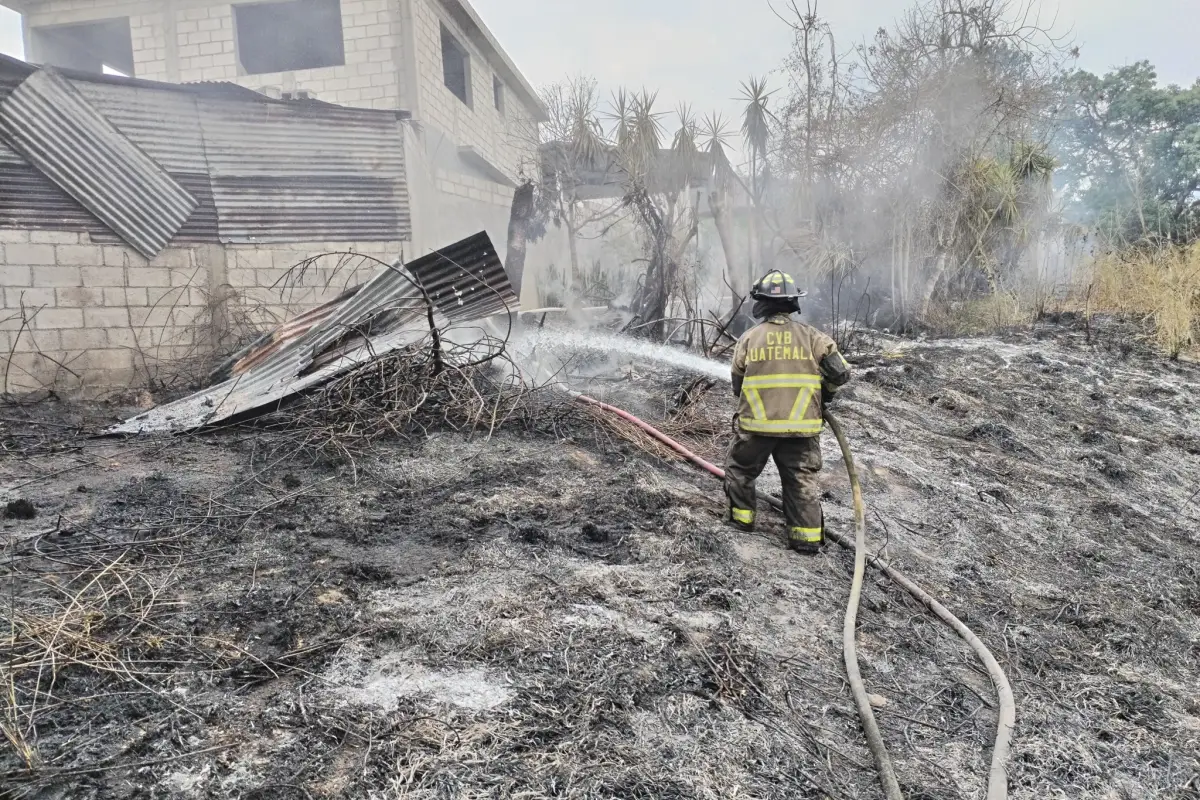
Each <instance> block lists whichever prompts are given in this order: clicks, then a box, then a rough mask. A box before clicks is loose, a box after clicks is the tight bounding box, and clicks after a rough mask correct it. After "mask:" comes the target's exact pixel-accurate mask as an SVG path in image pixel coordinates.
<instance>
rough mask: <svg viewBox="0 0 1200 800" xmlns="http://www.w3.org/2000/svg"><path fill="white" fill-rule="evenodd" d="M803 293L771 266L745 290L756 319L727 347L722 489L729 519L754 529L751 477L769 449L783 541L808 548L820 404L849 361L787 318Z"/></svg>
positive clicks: (820, 529)
mask: <svg viewBox="0 0 1200 800" xmlns="http://www.w3.org/2000/svg"><path fill="white" fill-rule="evenodd" d="M806 295H807V292H802V291H798V290H797V289H796V283H795V281H793V280H792V277H791V276H790V275H787V274H785V273H783V272H779V271H778V270H775V271H772V272H769V273H767V274H766V275H765V276H763V278H762V279H761V280H759V282H758V283H756V284H755V285H754V288H753V289H752V290H751V291H750V296H751V297H752V298H753V299H754V308H753V314H754V317H755V318H756V319H760V320H762V322H760V323H759V324H758V325H757V326H755V327H754V328H751V329H750V330H749V331H747V332H746V333H745V335H744V336H742V338H741V339H739V340H738V343H737V347H736V349H735V350H734V354H733V393H734V394H735V395H736V396H737V397H738V398H739V403H738V413H737V416H736V418H735V420H734V435H733V441H732V442H731V443H730V445H729V454H728V457H727V458H726V460H725V494H726V496H727V497H728V499H729V511H728V519H729V521H730V522H732V523H733V524H734V525H735V526H736V527H738V528H740V529H742V530H747V531H750V530H754V520H755V515H756V509H757V504H756V502H755V498H756V495H755V491H754V483H755V481H756V480H757V479H758V476H759V475H760V474H762V471H763V468H764V467H765V466H766V465H767V459H768V458H772V457H774V459H775V466H776V467H778V468H779V477H780V480H781V482H782V484H783V514H784V518H785V519H786V522H787V530H788V546H789V547H790V548H791V549H792V550H795V551H797V552H799V553H810V554H811V553H816V552H818V551H819V550H820V548H821V545H822V544H824V542H825V520H824V514H823V513H822V511H821V499H820V490H819V488H818V484H817V473H819V472H820V471H821V443H820V436H821V429H822V427H823V426H824V420H823V418H822V407H823V405H824V404H826V403H829V402H830V401H831V400H832V399H833V395H834V393H835V392H836V391H837V389H838V387H840V386H842V385H844V384H845V383H846V381H848V380H849V379H850V365H849V364H847V363H846V359H845V358H843V357H842V354H841V353H839V352H838V349H837V345H836V344H835V343H834V341H833V339H831V338H829V337H828V336H826V335H825V334H824V333H821V332H820V331H819V330H817V329H816V328H813V327H811V326H809V325H805V324H804V323H802V322H800V321H799V320H796V319H793V318H792V314H794V313H798V312H799V311H800V298H801V297H805V296H806Z"/></svg>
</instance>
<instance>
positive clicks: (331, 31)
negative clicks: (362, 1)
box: [233, 0, 346, 75]
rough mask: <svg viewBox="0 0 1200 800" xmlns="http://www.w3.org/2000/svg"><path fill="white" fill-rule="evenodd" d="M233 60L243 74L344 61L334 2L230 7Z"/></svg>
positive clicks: (339, 9) (319, 0) (290, 1)
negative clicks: (231, 13) (235, 41)
mask: <svg viewBox="0 0 1200 800" xmlns="http://www.w3.org/2000/svg"><path fill="white" fill-rule="evenodd" d="M233 29H234V33H235V36H236V38H237V53H238V61H239V62H240V63H241V65H242V69H243V70H244V71H245V72H246V74H248V75H261V74H264V73H267V72H288V71H291V70H295V69H317V68H319V67H339V66H341V65H342V64H345V63H346V48H345V45H344V44H343V43H342V6H341V2H340V0H286V1H285V2H281V3H246V4H242V5H235V6H234V7H233Z"/></svg>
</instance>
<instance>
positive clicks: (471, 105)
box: [0, 0, 544, 393]
mask: <svg viewBox="0 0 1200 800" xmlns="http://www.w3.org/2000/svg"><path fill="white" fill-rule="evenodd" d="M4 2H5V5H9V6H12V7H14V8H16V9H17V10H18V11H20V12H21V13H22V19H23V27H24V35H25V46H26V54H27V59H28V61H30V62H31V63H34V64H41V65H46V66H50V67H57V68H59V69H58V70H57V72H55V71H47V72H46V75H47V76H49V77H48V78H47V79H46V80H44V81H43V80H42V79H41V77H40V76H38V75H34V76H32V77H31V76H29V75H28V74H25V71H24V70H23V68H18V67H13V66H12V65H10V67H9V68H7V69H8V74H9V76H10V77H9V78H4V76H3V75H0V118H3V119H0V128H4V127H5V126H7V130H0V289H2V290H3V291H2V294H3V298H4V301H3V308H2V309H0V314H2V316H0V345H3V347H4V349H5V351H6V353H8V354H10V355H11V357H10V358H9V359H8V360H9V361H10V362H11V364H10V369H8V370H6V375H7V385H6V386H4V387H0V391H3V392H10V393H11V392H15V391H21V390H28V389H37V388H56V389H63V388H66V389H70V388H74V387H77V386H83V387H86V386H89V385H106V384H107V385H122V384H123V383H125V382H134V383H137V382H142V380H143V379H144V378H152V377H153V376H154V374H155V370H156V369H158V368H159V367H161V366H163V365H167V364H170V363H171V362H172V361H173V360H175V359H179V358H182V357H184V356H188V355H195V354H197V353H203V352H206V351H207V350H208V349H209V348H210V347H211V345H212V342H213V341H214V340H215V339H217V338H219V337H220V335H221V332H222V331H223V330H224V328H226V327H228V326H229V324H230V323H231V322H232V321H235V320H233V318H234V317H237V316H238V315H244V314H245V313H247V309H253V310H254V311H255V312H256V313H260V314H261V313H262V312H264V311H265V312H267V313H268V314H269V317H268V318H263V319H257V320H249V322H257V323H259V325H260V326H261V325H263V324H270V323H272V322H277V321H279V320H281V319H286V318H288V317H289V316H291V315H294V314H295V313H302V312H303V311H305V310H307V309H308V308H311V307H312V306H313V305H314V304H317V303H320V302H323V301H325V300H327V299H329V297H330V296H331V295H333V294H336V293H337V292H338V291H340V289H341V288H343V287H344V285H345V283H346V281H347V280H362V279H364V278H365V276H366V274H369V272H370V271H371V269H373V268H374V267H372V266H371V265H372V264H373V263H375V262H372V261H370V259H369V258H366V259H364V260H362V261H361V262H356V264H355V265H354V268H355V270H357V271H358V273H357V274H339V275H338V276H337V280H336V281H331V280H330V279H329V276H328V275H323V274H322V272H321V270H320V269H314V270H311V271H309V272H308V273H307V274H306V276H305V279H304V280H303V281H301V282H299V283H297V284H296V285H294V286H292V285H289V286H288V287H287V292H286V295H287V297H286V298H282V295H281V292H280V281H281V280H282V279H283V277H284V276H285V275H289V274H291V272H290V270H292V268H293V267H294V266H295V265H296V264H297V262H299V261H303V260H304V259H305V258H306V257H308V256H310V255H313V254H315V253H318V252H324V251H330V250H339V251H343V250H354V251H357V252H359V253H362V254H363V255H364V256H370V257H374V258H378V259H380V260H383V261H390V260H392V259H394V258H395V257H397V256H399V255H403V256H404V257H405V258H408V259H411V258H414V257H417V256H420V255H423V254H425V253H428V252H430V251H431V250H433V249H435V248H439V247H443V246H445V245H448V244H451V243H453V242H455V241H458V240H459V239H462V238H464V237H466V236H469V235H471V234H474V233H477V232H478V231H480V230H486V231H487V232H488V234H489V235H490V236H491V239H492V241H493V243H494V244H495V245H496V247H497V248H498V250H499V251H500V256H501V258H503V257H504V255H505V252H504V250H505V246H506V242H507V229H508V221H509V215H510V211H511V204H512V198H513V190H514V188H515V187H516V185H517V184H518V183H519V181H520V180H521V179H522V177H523V176H524V175H526V174H532V172H533V170H534V168H535V163H536V157H537V144H536V140H537V125H538V122H539V120H540V119H541V118H542V117H543V114H544V111H543V109H542V107H541V105H540V103H539V101H538V99H537V96H536V94H535V92H534V91H533V89H532V88H531V87H530V86H529V84H528V83H527V82H526V80H525V79H524V78H523V77H522V76H521V74H520V72H519V71H518V70H517V69H516V67H515V66H513V64H512V62H511V60H510V59H509V58H508V56H507V55H506V54H505V53H504V51H503V50H502V49H501V47H500V46H499V44H498V43H497V42H496V41H495V39H494V37H493V36H492V35H491V33H490V32H489V31H488V30H487V28H486V26H484V24H483V22H482V21H481V20H480V19H479V17H478V15H477V14H476V13H475V11H474V10H473V9H472V8H471V7H470V6H469V5H468V4H467V3H466V2H461V1H460V0H283V1H282V2H246V3H229V2H220V1H219V0H4ZM0 66H2V65H0ZM56 74H57V75H60V76H66V78H65V79H64V80H65V81H66V82H67V83H69V84H71V86H73V87H74V88H73V89H72V88H71V86H68V87H65V88H63V87H58V88H56V86H57V84H56V81H57V80H58V79H57V78H55V77H54V75H56ZM89 76H94V77H89ZM5 81H7V83H5ZM39 81H41V83H40V84H39ZM35 84H37V85H35ZM173 85H174V86H178V87H179V89H178V91H175V90H173V89H172V88H171V87H172V86H173ZM239 87H241V88H239ZM56 92H65V94H56ZM239 92H241V93H242V94H238V93H239ZM76 96H77V97H78V98H80V102H81V103H83V105H82V106H80V109H79V110H78V111H77V112H72V113H71V114H69V115H67V117H69V118H68V119H66V122H65V123H64V124H65V125H67V127H69V128H71V130H68V129H67V127H58V128H56V127H55V126H54V125H49V124H48V127H46V128H45V129H42V128H41V127H40V126H41V123H40V122H39V123H37V124H36V125H34V126H33V128H32V132H31V134H30V135H31V137H33V138H40V142H39V143H36V144H38V147H42V146H51V145H52V144H53V143H54V142H58V141H63V142H66V141H68V140H69V139H70V137H71V136H73V135H76V134H77V133H79V131H83V128H79V129H78V131H76V130H75V128H77V127H78V126H79V125H84V123H87V124H95V125H96V126H99V127H97V128H96V130H97V131H104V130H108V128H109V127H110V126H111V128H112V130H111V131H109V133H111V134H113V136H110V135H109V133H105V134H104V135H102V136H99V137H98V138H97V137H89V136H83V137H82V138H80V139H78V141H83V140H92V139H95V140H96V141H102V142H104V141H108V140H110V139H111V141H108V145H111V148H110V149H111V152H110V153H108V154H107V155H105V154H101V155H103V157H104V158H109V157H111V158H112V159H114V160H113V161H112V165H113V172H112V173H111V175H112V176H114V177H113V178H112V180H113V181H114V182H111V183H107V184H106V185H104V186H101V187H100V189H101V191H100V194H99V196H96V197H82V198H81V197H80V196H79V195H78V193H77V192H74V191H72V189H71V186H70V183H71V179H72V175H78V174H80V173H81V171H85V170H86V169H87V164H86V163H85V162H86V159H84V158H83V157H82V156H81V157H80V158H79V159H74V158H73V157H72V155H71V153H72V152H73V151H74V150H76V149H78V148H73V147H71V146H68V145H64V149H63V152H62V154H60V155H61V156H62V157H61V158H57V159H56V158H54V157H50V158H48V159H46V158H43V159H42V160H41V161H39V158H35V157H34V156H33V155H31V153H33V150H36V149H37V148H33V150H28V149H27V150H23V149H22V146H21V145H20V142H19V141H18V140H19V139H20V138H21V136H22V133H21V129H22V125H23V122H22V119H23V118H24V119H26V120H33V119H41V118H40V117H38V116H37V108H38V103H41V104H42V105H43V106H45V107H47V108H50V107H59V106H62V105H63V104H64V103H67V98H69V97H76ZM6 97H7V98H10V99H11V98H14V97H16V98H18V99H19V100H20V103H18V102H16V101H12V102H10V101H9V100H8V99H6ZM253 97H258V98H259V100H258V101H256V100H254V99H253ZM71 102H74V101H71ZM21 103H24V104H26V105H27V106H28V107H27V108H24V110H23V107H22V105H21ZM330 104H332V105H330ZM67 105H70V103H67ZM339 109H340V110H339ZM23 115H25V116H24V117H23ZM93 118H95V119H93ZM389 120H390V121H389ZM26 127H28V126H26ZM85 127H86V125H85ZM73 131H74V132H73ZM114 136H115V137H116V138H113V137H114ZM63 137H67V138H66V139H64V138H63ZM364 137H365V138H364ZM126 138H127V139H128V145H129V148H132V149H135V150H137V151H139V152H140V153H141V154H142V155H143V156H148V157H149V159H150V162H151V163H150V164H149V165H142V166H141V167H139V168H134V166H131V162H129V160H128V159H125V160H122V157H120V153H121V152H122V149H121V148H124V147H126V145H125V144H123V143H122V141H121V140H123V139H126ZM46 143H51V144H49V145H48V144H46ZM108 145H105V146H106V147H107V146H108ZM129 148H126V149H129ZM63 159H66V161H63ZM135 160H136V159H135ZM70 162H77V163H70ZM59 170H65V172H64V173H63V174H61V175H60V174H58V173H57V171H59ZM139 170H140V171H139ZM156 170H157V171H158V172H161V173H164V174H165V180H166V181H167V183H165V184H161V185H159V184H158V183H156V182H155V181H157V180H158V179H157V178H155V177H154V176H155V174H156V172H155V171H156ZM104 174H105V176H106V178H105V180H107V179H108V176H109V173H107V172H106V173H104ZM64 181H65V182H64ZM138 181H142V183H138ZM147 181H149V183H146V182H147ZM84 184H88V181H86V180H83V179H80V185H84ZM138 186H151V187H155V189H156V190H155V192H149V193H147V192H144V191H132V189H134V188H135V187H138ZM158 189H162V192H158ZM172 192H175V194H176V195H178V197H179V198H188V202H187V203H185V204H184V205H183V206H182V207H179V208H177V209H176V210H177V211H179V212H180V213H179V215H178V217H177V218H176V219H174V224H172V225H171V226H170V227H169V228H167V229H165V230H166V232H165V233H164V234H163V236H161V237H159V241H157V242H156V243H152V246H149V247H148V246H147V245H146V243H145V241H143V240H144V238H145V235H149V234H150V233H152V231H150V230H149V229H150V228H154V227H155V226H156V225H159V223H160V222H163V220H165V219H166V217H169V216H171V213H174V212H170V207H171V202H170V200H171V197H172V196H173V195H172V194H171V193H172ZM139 197H142V198H144V197H150V198H151V200H152V201H153V202H151V200H148V201H146V202H148V203H149V205H148V206H147V207H146V209H145V210H146V215H144V221H145V224H143V222H142V221H140V220H142V219H143V218H138V219H132V220H122V219H117V220H116V222H114V220H113V219H111V218H109V216H106V214H105V211H106V209H107V210H108V211H110V212H111V211H112V209H111V208H110V206H112V205H113V204H115V205H116V206H122V204H123V203H126V202H128V201H131V199H133V198H139ZM155 198H157V199H155ZM377 198H378V202H377V200H376V199H377ZM119 211H120V209H118V211H117V212H113V213H116V214H117V217H120V216H121V214H120V213H119ZM160 227H161V226H160ZM144 229H145V230H144ZM531 256H532V259H533V260H534V262H535V263H534V268H535V269H536V258H537V256H536V255H535V254H533V253H531ZM328 266H329V265H328V264H325V265H323V267H328ZM326 271H328V270H326ZM289 280H290V279H289ZM229 298H236V299H237V300H238V301H240V302H238V303H234V304H231V303H230V302H227V301H228V300H229ZM281 298H282V299H281ZM242 321H243V322H245V321H246V320H242Z"/></svg>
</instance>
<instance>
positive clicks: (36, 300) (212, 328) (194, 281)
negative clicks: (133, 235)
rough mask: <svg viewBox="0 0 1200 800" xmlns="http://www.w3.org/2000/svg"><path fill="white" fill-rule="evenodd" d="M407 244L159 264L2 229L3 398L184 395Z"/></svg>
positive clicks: (211, 255) (183, 250) (197, 256)
mask: <svg viewBox="0 0 1200 800" xmlns="http://www.w3.org/2000/svg"><path fill="white" fill-rule="evenodd" d="M401 246H402V244H401V243H400V242H395V243H377V244H372V245H370V246H368V247H363V246H355V245H349V244H346V243H337V242H322V243H306V244H295V245H287V246H282V247H266V246H257V247H256V246H222V245H216V244H213V245H200V246H195V247H177V248H168V249H166V250H164V251H163V252H162V253H160V254H159V255H158V256H157V257H156V258H154V259H153V260H152V261H147V260H146V259H145V258H143V257H142V256H140V255H139V254H138V253H136V252H135V251H133V250H131V249H129V248H127V247H123V246H116V245H99V244H95V243H93V242H91V240H90V238H89V237H88V235H87V234H78V233H69V232H57V231H24V230H12V229H0V287H2V293H3V307H2V308H0V393H9V394H20V393H24V392H30V391H37V390H41V389H54V390H56V391H60V392H75V391H81V390H82V391H99V390H108V389H116V388H124V387H143V386H161V385H177V386H179V385H185V384H187V383H188V382H189V381H193V380H195V379H196V378H198V377H199V376H201V375H203V374H204V373H205V371H206V370H207V369H208V368H209V367H210V366H211V365H212V364H213V361H214V359H215V358H216V357H217V356H218V355H219V354H220V353H222V352H223V351H227V350H228V349H229V348H231V347H233V346H234V345H235V344H236V343H237V342H238V341H243V340H245V339H246V337H248V336H250V335H252V334H253V333H254V332H255V331H257V330H265V329H269V328H271V327H273V326H275V325H277V324H278V323H280V322H283V321H285V320H287V319H288V318H290V317H291V316H294V315H296V314H298V313H301V312H303V311H306V310H308V309H310V308H313V307H315V306H317V305H320V304H321V303H324V302H326V301H328V300H330V299H332V298H334V297H336V296H337V295H338V294H340V293H341V292H342V291H343V289H344V288H345V287H346V286H348V285H354V284H356V283H361V282H363V281H364V280H366V279H367V278H369V277H370V275H372V274H373V273H374V271H375V270H376V268H377V267H376V265H375V264H373V263H371V262H369V261H368V260H366V259H362V258H353V259H349V260H343V261H342V262H341V263H340V264H339V260H338V259H337V258H323V259H320V260H318V261H316V262H314V263H313V264H312V265H311V266H310V267H309V269H307V270H306V271H305V273H304V275H303V276H301V277H299V278H297V279H295V280H292V281H288V280H286V278H287V276H288V271H289V269H291V268H292V267H293V266H294V265H295V264H297V263H300V262H302V261H304V260H305V259H308V258H311V257H313V256H316V255H318V254H321V253H326V252H330V251H348V250H352V249H353V250H356V251H357V252H360V253H364V254H370V255H373V256H375V257H377V258H379V259H381V260H383V261H390V260H392V259H394V258H395V257H396V256H397V255H399V253H400V248H401Z"/></svg>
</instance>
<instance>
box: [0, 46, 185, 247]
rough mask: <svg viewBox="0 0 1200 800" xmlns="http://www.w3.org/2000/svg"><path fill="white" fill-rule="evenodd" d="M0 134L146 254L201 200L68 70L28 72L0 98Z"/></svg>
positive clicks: (162, 242) (163, 241)
mask: <svg viewBox="0 0 1200 800" xmlns="http://www.w3.org/2000/svg"><path fill="white" fill-rule="evenodd" d="M0 136H2V137H3V138H4V140H5V141H6V142H7V143H8V144H9V146H10V147H11V148H12V149H13V150H15V151H16V152H18V153H20V154H21V155H22V156H23V157H24V158H25V160H26V161H28V162H30V163H31V164H32V165H33V166H35V167H37V168H38V169H39V170H40V171H41V172H43V173H45V174H46V175H47V176H48V177H49V178H50V179H51V180H53V181H54V182H55V183H56V184H57V185H58V186H60V187H61V188H62V189H63V190H65V191H66V192H67V193H68V194H70V195H71V196H72V197H74V198H75V199H76V200H78V201H79V203H80V204H81V205H83V206H84V207H85V208H87V209H88V210H89V211H91V212H92V213H93V214H94V215H95V216H96V217H97V218H98V219H99V220H100V221H101V222H103V223H104V224H105V225H107V226H108V227H109V228H111V229H112V230H113V231H114V232H115V233H117V234H118V235H119V236H120V237H121V238H122V239H124V240H125V241H126V242H128V243H129V244H130V245H131V246H133V247H134V249H136V250H137V251H138V252H140V253H142V254H143V255H144V256H146V257H147V258H151V257H153V256H154V255H155V254H156V253H158V252H159V251H160V250H162V248H163V247H165V246H166V245H167V243H168V242H169V241H170V240H171V237H172V236H174V235H175V233H176V232H177V231H178V230H179V229H180V227H181V226H182V225H183V223H184V222H185V221H186V220H187V218H188V217H189V216H190V215H191V213H192V210H193V209H195V208H196V206H197V201H196V199H195V198H194V197H192V195H190V194H189V193H188V192H187V191H186V190H185V189H184V188H183V187H182V186H180V185H179V183H178V182H177V181H175V180H174V179H173V178H172V177H171V176H170V175H169V174H168V173H167V172H166V171H165V170H164V169H163V168H162V167H161V166H159V165H158V164H156V163H155V162H154V160H153V159H151V158H150V157H148V156H147V155H146V154H145V153H144V152H142V150H140V149H139V148H138V147H137V146H136V145H135V144H134V143H133V142H131V141H130V140H129V139H128V138H127V137H126V136H125V135H123V134H122V133H121V132H120V131H118V130H117V129H116V128H115V127H113V125H112V123H110V122H109V121H108V120H106V119H105V118H104V116H103V115H101V114H100V113H99V112H98V111H97V110H96V109H95V108H94V107H92V106H91V105H90V104H89V103H88V102H87V101H86V100H85V99H84V98H83V97H82V95H80V93H79V92H78V91H77V90H76V89H75V88H74V87H73V86H72V85H71V84H70V83H69V82H67V81H66V80H65V79H64V78H61V77H59V76H58V75H55V74H54V73H53V72H51V71H49V70H41V71H38V72H35V73H34V74H32V75H30V76H29V77H28V78H26V79H25V81H23V82H22V83H21V85H20V86H18V87H17V88H16V89H15V90H14V91H13V92H12V93H11V94H10V95H9V96H8V97H7V98H6V99H5V101H4V103H3V105H0Z"/></svg>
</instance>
